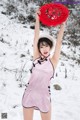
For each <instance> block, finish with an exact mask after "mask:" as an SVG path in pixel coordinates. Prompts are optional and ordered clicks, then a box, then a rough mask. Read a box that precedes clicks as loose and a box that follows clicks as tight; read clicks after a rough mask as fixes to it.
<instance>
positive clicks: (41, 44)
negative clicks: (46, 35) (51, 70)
mask: <svg viewBox="0 0 80 120" xmlns="http://www.w3.org/2000/svg"><path fill="white" fill-rule="evenodd" d="M41 46H48V43H47V42H45V41H42V42H41V43H40V47H41Z"/></svg>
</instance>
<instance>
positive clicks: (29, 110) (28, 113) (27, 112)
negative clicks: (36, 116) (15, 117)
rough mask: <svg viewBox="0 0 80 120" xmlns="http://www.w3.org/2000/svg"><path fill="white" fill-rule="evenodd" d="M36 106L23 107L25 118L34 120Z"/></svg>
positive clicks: (25, 119)
mask: <svg viewBox="0 0 80 120" xmlns="http://www.w3.org/2000/svg"><path fill="white" fill-rule="evenodd" d="M33 112H34V108H32V107H31V108H24V107H23V116H24V120H33Z"/></svg>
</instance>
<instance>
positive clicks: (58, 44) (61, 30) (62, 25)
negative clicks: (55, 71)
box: [51, 22, 65, 68]
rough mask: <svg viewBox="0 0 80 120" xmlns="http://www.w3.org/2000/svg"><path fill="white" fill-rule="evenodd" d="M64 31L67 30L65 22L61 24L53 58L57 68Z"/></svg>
mask: <svg viewBox="0 0 80 120" xmlns="http://www.w3.org/2000/svg"><path fill="white" fill-rule="evenodd" d="M64 29H65V22H64V23H63V24H61V26H60V30H59V33H58V36H57V41H56V46H55V51H54V55H53V56H52V58H51V59H52V62H53V64H54V67H55V68H56V66H57V63H58V61H59V57H60V52H61V45H62V38H63V34H64Z"/></svg>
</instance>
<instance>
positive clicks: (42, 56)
mask: <svg viewBox="0 0 80 120" xmlns="http://www.w3.org/2000/svg"><path fill="white" fill-rule="evenodd" d="M49 56H50V54H49V55H48V56H44V55H42V54H41V58H42V59H45V58H47V57H49Z"/></svg>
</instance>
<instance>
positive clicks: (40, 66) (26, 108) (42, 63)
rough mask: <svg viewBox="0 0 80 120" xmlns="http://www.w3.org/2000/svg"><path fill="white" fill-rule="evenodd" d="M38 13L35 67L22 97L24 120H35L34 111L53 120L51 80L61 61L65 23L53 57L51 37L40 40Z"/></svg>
mask: <svg viewBox="0 0 80 120" xmlns="http://www.w3.org/2000/svg"><path fill="white" fill-rule="evenodd" d="M38 14H40V11H39V10H38V11H37V12H36V23H35V34H34V45H33V66H32V69H31V70H30V72H31V77H30V79H29V82H28V83H27V88H26V89H25V91H24V94H23V97H22V106H23V116H24V120H33V112H34V110H39V111H40V114H41V118H42V120H51V107H52V106H51V92H50V80H51V78H52V77H54V71H55V69H56V66H57V64H58V61H59V57H60V51H61V45H62V38H63V34H64V28H65V22H64V23H63V24H61V25H60V30H59V33H58V36H57V41H56V45H55V51H54V54H53V55H52V57H51V56H50V52H51V50H52V48H53V47H54V44H53V42H52V39H51V37H47V36H46V37H45V36H43V37H41V38H39V26H40V25H39V22H40V21H39V16H38Z"/></svg>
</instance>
